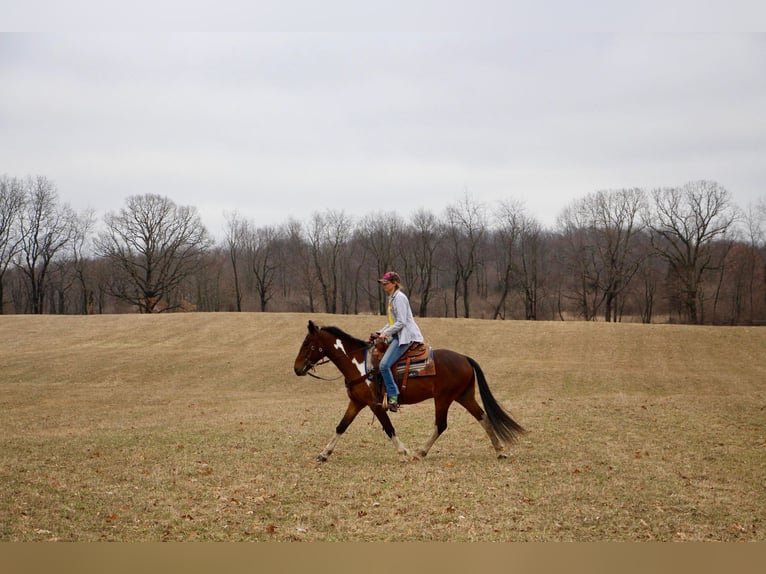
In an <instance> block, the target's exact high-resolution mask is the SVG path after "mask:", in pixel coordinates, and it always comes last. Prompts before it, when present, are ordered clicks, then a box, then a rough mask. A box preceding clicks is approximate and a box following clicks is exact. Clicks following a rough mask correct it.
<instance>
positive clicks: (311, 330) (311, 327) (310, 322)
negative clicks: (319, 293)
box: [309, 319, 317, 333]
mask: <svg viewBox="0 0 766 574" xmlns="http://www.w3.org/2000/svg"><path fill="white" fill-rule="evenodd" d="M316 330H317V326H316V325H314V321H312V320H311V319H309V333H313V332H314V331H316Z"/></svg>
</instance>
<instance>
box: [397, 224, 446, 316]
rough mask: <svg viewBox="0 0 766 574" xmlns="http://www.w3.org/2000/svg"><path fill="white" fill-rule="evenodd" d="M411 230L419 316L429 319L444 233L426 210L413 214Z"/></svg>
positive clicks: (414, 284)
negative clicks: (437, 255) (418, 297)
mask: <svg viewBox="0 0 766 574" xmlns="http://www.w3.org/2000/svg"><path fill="white" fill-rule="evenodd" d="M410 230H411V231H410V233H411V237H410V242H409V245H410V249H411V251H410V253H411V254H412V259H413V265H412V267H413V272H412V276H413V277H414V282H413V287H414V290H415V291H416V292H417V293H418V294H419V295H420V306H419V311H418V315H419V316H421V317H427V316H428V304H429V303H430V302H431V298H432V296H433V289H434V274H435V273H436V253H437V250H438V247H439V242H440V239H441V236H442V233H441V230H440V225H439V222H438V221H437V220H436V217H435V216H434V215H433V214H432V213H430V212H428V211H426V210H425V209H419V210H418V211H416V212H415V213H414V214H413V216H412V220H411V222H410ZM406 257H407V256H406V254H405V258H406Z"/></svg>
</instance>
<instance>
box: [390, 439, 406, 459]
mask: <svg viewBox="0 0 766 574" xmlns="http://www.w3.org/2000/svg"><path fill="white" fill-rule="evenodd" d="M391 442H393V443H394V446H395V447H396V452H398V453H399V454H403V455H405V456H410V449H408V448H407V447H406V446H404V443H403V442H402V441H400V440H399V437H398V436H396V435H394V436H392V437H391Z"/></svg>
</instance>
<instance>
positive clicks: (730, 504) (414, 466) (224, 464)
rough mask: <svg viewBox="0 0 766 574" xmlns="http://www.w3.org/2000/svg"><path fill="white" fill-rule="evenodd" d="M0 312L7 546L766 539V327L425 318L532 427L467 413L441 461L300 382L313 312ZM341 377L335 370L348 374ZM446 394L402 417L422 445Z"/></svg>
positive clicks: (1, 533) (350, 321)
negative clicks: (339, 429)
mask: <svg viewBox="0 0 766 574" xmlns="http://www.w3.org/2000/svg"><path fill="white" fill-rule="evenodd" d="M309 318H311V319H313V320H315V321H316V322H318V323H320V324H324V325H336V326H338V327H340V328H342V329H344V330H345V331H347V332H349V333H351V334H355V335H357V336H360V337H365V336H366V335H367V334H368V333H369V332H370V331H371V330H372V329H374V328H378V327H380V326H381V324H382V319H381V318H380V317H352V316H338V315H332V316H331V315H311V316H309V315H301V314H176V315H151V316H146V315H122V316H91V317H58V316H42V317H32V316H0V341H2V347H0V405H1V408H2V418H0V453H1V455H2V465H0V540H2V541H48V540H65V541H99V540H111V541H127V542H132V541H165V540H183V541H192V540H206V541H224V540H225V541H243V540H251V541H444V542H452V541H606V540H609V541H639V540H658V541H674V540H676V541H685V540H697V541H699V540H719V541H733V540H765V539H766V329H764V328H744V327H743V328H726V327H715V328H713V327H688V326H671V325H638V324H604V323H584V322H565V323H559V322H539V323H532V322H499V321H494V322H493V321H480V320H463V319H421V320H420V321H419V322H420V325H421V327H422V329H423V331H424V333H425V335H426V337H427V338H428V339H429V341H430V342H431V343H432V344H433V345H434V346H435V347H447V348H451V349H454V350H457V351H460V352H463V353H465V354H467V355H470V356H472V357H473V358H475V359H476V360H477V361H478V362H479V363H480V364H481V365H482V367H483V369H484V372H485V373H486V375H487V378H488V380H489V383H490V386H491V388H492V390H493V393H494V394H495V397H496V398H497V399H498V400H499V402H500V403H501V404H503V405H504V406H505V408H506V409H507V410H508V411H509V412H510V413H511V415H512V416H513V417H514V418H515V419H516V420H517V421H519V422H520V423H521V424H522V425H523V426H525V427H526V428H527V430H528V433H527V434H526V435H524V437H523V438H522V439H521V440H520V441H519V442H518V443H517V444H516V445H515V446H514V447H513V448H512V449H511V457H510V458H509V459H507V460H497V459H496V458H495V456H494V451H493V450H492V447H491V445H490V442H489V440H488V439H487V437H486V435H485V434H484V431H483V430H482V429H481V427H480V426H479V425H478V424H477V423H476V422H475V421H474V420H473V419H472V418H471V417H469V415H468V414H467V413H466V412H465V411H463V410H462V408H461V407H460V406H459V405H455V406H454V407H453V409H452V410H451V411H450V421H449V422H450V426H449V428H448V429H447V431H446V432H445V434H444V435H443V436H442V437H441V438H440V439H439V441H438V442H437V443H436V444H435V446H434V447H433V449H432V450H431V452H430V453H429V455H428V457H427V458H426V459H424V460H422V461H409V460H403V459H401V458H400V457H399V456H398V455H397V454H396V451H395V450H394V447H393V446H392V444H391V443H390V442H389V441H388V440H387V438H386V436H385V434H384V433H383V431H382V430H381V428H380V425H379V424H378V423H377V422H376V421H375V420H373V417H372V414H371V413H370V412H369V411H364V412H363V413H362V414H361V415H360V416H359V417H358V418H357V420H356V421H355V422H354V424H353V425H352V426H351V427H350V428H349V430H348V432H347V433H346V434H345V435H344V437H343V438H342V439H341V442H340V443H339V445H338V447H337V449H336V451H335V453H334V454H333V455H332V456H331V457H330V459H329V461H328V462H327V463H324V464H318V463H316V462H314V457H315V456H316V454H318V453H319V452H320V451H321V450H322V448H323V447H324V446H325V444H326V443H327V441H328V440H329V439H330V437H331V436H332V434H333V433H334V429H335V425H336V424H337V422H338V421H339V419H340V417H341V415H342V414H343V411H344V409H345V406H346V403H347V399H346V396H345V390H344V387H343V382H342V381H339V380H337V381H332V382H326V381H317V380H315V379H311V378H308V377H303V378H299V377H296V376H295V375H294V373H293V372H292V366H293V360H294V358H295V355H296V353H297V351H298V347H299V346H300V343H301V342H302V340H303V337H304V335H305V334H306V324H307V320H308V319H309ZM319 373H320V374H322V375H323V376H326V377H335V376H336V375H337V371H336V370H335V369H334V367H333V366H332V365H327V366H323V367H320V369H319ZM432 417H433V404H432V402H427V403H422V404H420V405H412V406H405V407H403V408H402V410H401V411H400V412H399V413H396V414H394V415H392V418H393V421H394V424H395V426H396V428H397V432H398V435H399V437H400V438H401V439H402V440H403V441H404V443H405V444H407V446H408V447H410V448H411V449H414V448H416V447H418V446H420V445H421V444H422V443H423V442H425V440H426V439H427V438H428V436H429V435H430V433H431V429H432V424H433V418H432Z"/></svg>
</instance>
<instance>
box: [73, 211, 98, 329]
mask: <svg viewBox="0 0 766 574" xmlns="http://www.w3.org/2000/svg"><path fill="white" fill-rule="evenodd" d="M95 225H96V217H95V213H94V211H93V210H92V209H87V210H85V211H83V212H82V213H80V214H77V215H75V218H74V225H73V227H72V243H71V257H72V269H73V272H74V276H75V279H76V281H77V283H78V284H79V286H80V313H81V314H83V315H86V314H88V309H89V308H90V307H91V305H90V303H91V301H92V300H93V297H94V295H93V289H92V288H89V286H88V281H87V275H88V273H87V271H88V267H89V265H90V264H91V261H92V260H91V257H90V255H91V253H90V249H91V245H90V243H91V240H92V234H93V230H94V227H95Z"/></svg>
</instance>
